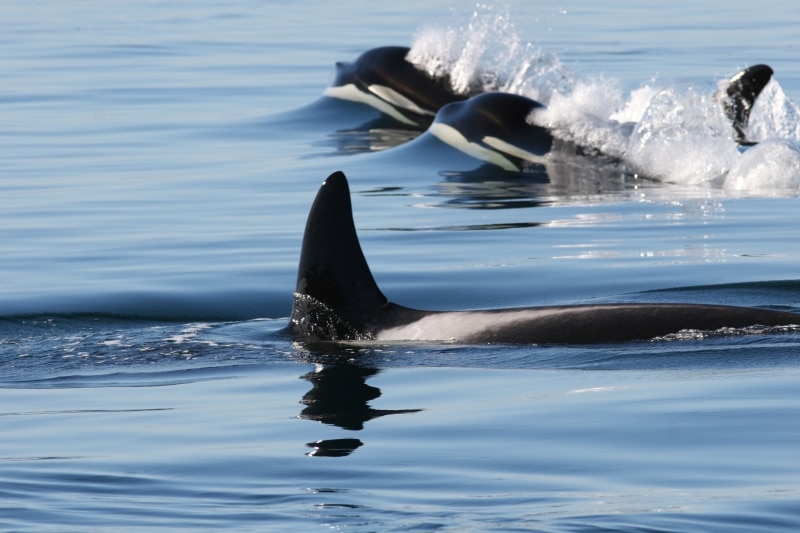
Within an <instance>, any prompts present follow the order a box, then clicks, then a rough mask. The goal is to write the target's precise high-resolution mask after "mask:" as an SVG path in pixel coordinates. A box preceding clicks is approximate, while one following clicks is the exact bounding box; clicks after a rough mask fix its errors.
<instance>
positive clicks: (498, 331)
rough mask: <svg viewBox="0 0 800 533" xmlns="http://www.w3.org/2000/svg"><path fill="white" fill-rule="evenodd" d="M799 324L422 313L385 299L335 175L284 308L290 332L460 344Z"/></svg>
mask: <svg viewBox="0 0 800 533" xmlns="http://www.w3.org/2000/svg"><path fill="white" fill-rule="evenodd" d="M796 324H800V315H798V314H795V313H789V312H782V311H773V310H766V309H756V308H748V307H734V306H720V305H704V304H680V303H674V304H673V303H656V304H643V303H642V304H640V303H635V304H632V303H619V304H600V305H574V306H553V307H530V308H511V309H492V310H478V311H423V310H419V309H411V308H409V307H404V306H401V305H398V304H394V303H391V302H389V300H388V299H387V298H386V296H384V295H383V293H382V292H381V290H380V289H379V288H378V286H377V284H376V283H375V279H374V278H373V276H372V273H371V271H370V269H369V266H368V264H367V261H366V259H365V257H364V253H363V252H362V250H361V245H360V244H359V241H358V235H357V234H356V229H355V224H354V221H353V214H352V206H351V201H350V189H349V186H348V183H347V178H346V177H345V175H344V174H343V173H342V172H339V171H337V172H334V173H333V174H331V175H330V176H329V177H328V178H327V179H326V180H325V182H324V183H323V184H322V186H321V187H320V189H319V192H318V193H317V196H316V199H315V200H314V203H313V205H312V207H311V211H310V213H309V216H308V220H307V223H306V228H305V235H304V237H303V245H302V250H301V254H300V263H299V267H298V273H297V286H296V289H295V293H294V304H293V307H292V315H291V319H290V322H289V325H288V326H287V328H288V330H289V333H290V334H291V335H293V336H294V337H295V338H296V339H299V340H302V341H309V342H317V341H322V342H324V341H367V340H377V341H423V342H455V343H461V344H486V343H490V344H491V343H497V344H590V343H618V342H626V341H634V340H647V339H653V338H657V337H661V336H664V335H668V334H670V333H677V332H679V331H682V330H687V329H693V330H717V329H720V328H723V327H731V328H742V327H747V326H753V325H763V326H777V325H796Z"/></svg>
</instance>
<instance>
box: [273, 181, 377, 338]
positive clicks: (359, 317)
mask: <svg viewBox="0 0 800 533" xmlns="http://www.w3.org/2000/svg"><path fill="white" fill-rule="evenodd" d="M387 303H388V302H387V300H386V297H385V296H384V295H383V293H382V292H381V291H380V289H379V288H378V285H377V284H376V283H375V279H374V278H373V277H372V273H371V272H370V269H369V265H367V260H366V259H365V258H364V253H363V252H362V251H361V245H360V244H359V242H358V235H357V234H356V228H355V224H354V222H353V212H352V205H351V202H350V188H349V186H348V184H347V178H346V177H345V175H344V174H343V173H342V172H334V173H333V174H331V175H330V176H329V177H328V179H326V180H325V182H324V183H323V184H322V186H321V187H320V189H319V192H318V193H317V196H316V198H315V199H314V203H313V205H312V206H311V211H310V212H309V215H308V220H307V222H306V229H305V235H304V236H303V246H302V250H301V252H300V265H299V267H298V271H297V287H296V289H295V296H294V305H293V307H292V318H291V322H290V326H289V327H290V328H291V329H292V330H293V332H294V333H296V334H298V335H301V336H305V337H313V338H315V339H317V340H355V339H363V338H369V337H370V336H371V331H370V329H371V328H370V325H369V324H370V322H371V320H372V318H373V317H374V316H376V315H377V314H378V312H379V310H380V309H381V308H383V307H384V306H385V305H386V304H387Z"/></svg>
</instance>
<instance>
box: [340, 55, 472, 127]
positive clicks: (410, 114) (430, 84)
mask: <svg viewBox="0 0 800 533" xmlns="http://www.w3.org/2000/svg"><path fill="white" fill-rule="evenodd" d="M408 52H409V48H408V47H405V46H383V47H380V48H373V49H372V50H368V51H366V52H364V53H363V54H361V56H359V57H358V59H356V60H355V61H354V62H352V63H345V62H339V63H336V75H335V77H334V80H333V82H332V83H331V84H330V86H329V87H328V88H327V89H325V92H324V94H325V95H326V96H330V97H333V98H339V99H341V100H350V101H355V102H362V103H365V104H367V105H369V106H372V107H374V108H375V109H377V110H379V111H380V112H382V113H384V114H386V115H389V116H390V117H392V118H394V119H395V120H397V121H399V122H401V123H403V124H407V125H414V126H419V127H420V128H421V129H425V128H426V127H427V126H428V125H429V124H430V123H431V121H432V120H433V118H434V116H436V112H437V111H439V109H440V108H441V107H442V106H444V105H445V104H448V103H450V102H457V101H459V100H464V99H466V98H468V97H469V96H470V95H469V94H458V93H456V92H455V91H453V90H452V89H451V88H450V83H449V80H448V79H447V78H436V77H432V76H430V75H428V74H427V73H426V72H424V71H422V70H420V69H419V68H417V67H416V66H415V65H413V64H412V63H410V62H409V61H408V60H406V56H407V55H408Z"/></svg>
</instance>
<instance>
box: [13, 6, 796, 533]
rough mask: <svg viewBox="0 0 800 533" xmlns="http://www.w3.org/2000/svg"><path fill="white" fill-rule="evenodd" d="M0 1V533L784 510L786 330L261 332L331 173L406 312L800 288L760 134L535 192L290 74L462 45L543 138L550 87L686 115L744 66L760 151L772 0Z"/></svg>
mask: <svg viewBox="0 0 800 533" xmlns="http://www.w3.org/2000/svg"><path fill="white" fill-rule="evenodd" d="M0 15H1V16H2V20H3V22H4V31H3V32H2V35H0V64H2V66H3V68H2V70H3V72H4V74H5V75H4V83H3V84H2V85H3V88H2V89H0V145H2V148H0V253H1V254H2V258H1V259H0V273H1V274H2V275H0V406H2V407H0V424H2V428H3V438H2V439H0V464H2V468H0V496H1V497H0V501H1V502H2V503H0V529H2V530H6V531H107V530H109V529H114V530H120V531H126V530H131V531H133V530H147V531H152V530H187V531H198V530H212V529H213V530H219V529H229V530H236V531H250V530H253V531H271V530H274V531H286V530H287V529H288V528H295V529H297V530H300V531H330V530H333V531H338V530H342V531H428V530H431V531H436V530H442V531H488V530H507V531H512V530H513V531H518V530H532V531H598V530H600V531H682V532H683V531H720V532H722V531H725V532H731V531H742V532H744V531H747V532H750V531H795V530H797V528H798V526H800V507H799V506H798V505H797V501H798V498H800V494H799V493H800V485H798V482H797V480H798V479H800V456H798V451H797V450H798V442H800V426H798V424H797V422H796V420H798V414H800V413H799V412H798V411H799V410H800V393H798V387H797V384H798V382H799V380H800V365H798V361H799V360H800V359H799V357H800V334H798V332H797V330H796V329H793V328H783V329H776V328H772V329H763V328H762V329H749V330H744V331H732V332H727V333H724V332H717V333H710V332H685V333H682V334H680V335H675V336H672V337H670V338H667V339H660V340H656V341H649V342H636V343H629V344H621V345H607V346H597V347H573V346H562V347H544V346H523V347H512V346H488V347H487V346H483V347H481V346H478V347H470V346H457V345H449V344H441V345H417V344H396V345H380V344H365V345H357V346H341V347H332V346H326V347H320V346H304V345H300V344H297V343H293V342H292V341H291V339H289V338H287V337H286V336H284V335H283V334H282V330H283V328H284V327H285V325H286V320H287V319H286V317H287V316H288V314H289V311H290V306H291V291H292V289H293V287H294V283H295V277H296V266H297V259H298V255H299V251H300V239H301V237H302V231H303V227H304V224H305V218H306V215H307V213H308V208H309V206H310V203H311V201H312V199H313V197H314V194H315V193H316V190H317V188H318V187H319V184H320V183H321V182H322V181H323V180H324V178H325V177H326V176H327V175H328V174H329V173H330V172H332V171H333V170H337V169H342V170H344V171H345V172H346V173H347V174H348V177H349V178H350V182H351V188H352V190H353V193H354V195H353V206H354V216H355V220H356V225H357V227H358V230H359V234H360V237H361V240H362V245H363V247H364V251H365V254H366V256H367V258H368V260H369V262H370V265H371V267H372V269H373V271H374V273H375V277H376V279H377V281H378V283H379V285H380V286H381V287H382V289H383V290H384V292H385V293H386V294H387V295H388V296H389V297H390V298H391V299H392V300H393V301H397V302H399V303H403V304H405V305H409V306H414V307H421V308H437V309H468V308H479V307H500V306H517V305H544V304H556V303H587V302H588V303H591V302H605V301H622V300H624V301H663V302H667V301H694V302H709V303H725V304H739V305H752V306H761V307H768V308H777V309H786V310H790V311H795V312H797V311H800V276H798V266H797V265H798V264H800V248H798V246H797V244H796V243H798V242H800V229H798V228H800V224H798V223H797V222H798V215H797V201H798V200H797V186H796V185H795V183H796V182H794V181H792V179H791V178H793V176H794V174H793V172H794V170H792V167H791V165H792V164H793V163H794V161H795V160H794V159H792V158H791V157H789V159H788V160H786V161H788V163H785V164H784V161H785V160H783V159H780V158H779V157H778V156H776V155H775V153H774V152H769V153H767V152H765V151H762V152H753V153H755V154H756V155H755V158H754V161H755V164H754V165H753V166H751V167H748V168H750V169H751V170H753V169H755V170H753V172H751V173H749V174H748V173H741V174H742V175H744V177H746V178H748V179H749V181H748V184H749V185H748V187H746V189H747V190H739V189H738V188H735V187H731V186H726V185H724V184H721V183H720V182H719V180H716V181H715V180H709V179H705V178H704V177H703V176H704V174H702V170H703V169H705V168H714V167H713V165H715V164H717V163H718V161H719V158H718V157H717V156H719V157H722V156H721V155H720V154H721V152H722V151H724V150H717V149H716V148H715V147H716V146H717V145H713V144H707V143H709V142H710V141H709V140H708V138H706V137H704V136H703V135H701V134H700V133H698V132H697V131H696V130H695V129H693V128H692V127H687V128H684V129H680V130H679V131H677V133H674V136H673V137H669V138H667V140H669V141H670V142H672V141H675V140H676V139H677V138H678V137H680V138H682V139H684V140H686V142H685V143H684V144H678V145H675V144H669V143H661V147H662V148H663V147H664V146H668V147H670V148H669V149H668V150H665V151H662V152H658V151H656V152H654V155H653V158H654V159H653V160H654V161H656V163H658V164H659V165H661V166H660V167H659V168H661V169H665V172H667V175H668V177H669V179H666V180H662V181H647V180H640V181H636V180H634V181H631V180H627V181H626V180H618V181H616V182H610V181H609V180H607V179H602V178H603V176H604V174H602V169H601V170H597V169H594V168H580V169H579V170H578V171H577V172H576V173H575V175H570V176H567V178H569V179H564V180H563V181H559V182H555V181H552V182H549V183H543V182H542V181H541V180H536V179H532V178H530V177H525V176H519V175H508V174H504V173H503V172H500V171H493V172H490V173H489V174H488V175H487V174H486V173H485V169H484V171H482V172H484V173H482V174H481V173H479V172H476V169H479V167H480V162H478V161H475V160H471V159H470V158H468V157H466V156H463V155H460V154H456V153H453V152H452V151H448V150H445V149H444V148H443V147H438V148H437V147H432V146H430V145H429V144H426V141H425V139H424V138H423V137H420V138H419V139H417V140H415V141H414V140H412V138H413V137H415V135H416V134H417V132H408V131H405V132H403V131H396V130H392V131H386V130H369V129H366V128H364V127H363V124H364V123H366V122H367V121H368V120H370V119H371V118H372V115H371V113H372V112H371V111H370V110H367V109H364V108H359V107H358V106H356V105H352V104H347V103H344V102H338V103H337V102H333V101H331V100H325V99H323V98H322V96H321V95H322V92H323V90H324V89H325V87H326V86H327V85H328V83H329V81H330V80H331V76H332V73H333V66H334V64H335V63H336V62H337V61H351V60H353V59H354V58H356V57H357V56H358V54H360V53H361V52H363V51H365V50H367V49H369V48H372V47H376V46H382V45H389V44H398V45H407V46H412V45H413V46H414V47H415V49H416V50H417V51H421V52H427V53H431V52H433V53H439V54H443V55H446V54H447V53H448V50H461V51H468V52H469V53H468V54H467V53H465V54H464V55H463V56H462V57H470V58H472V61H471V62H466V61H462V62H461V63H459V64H458V68H459V69H462V70H460V71H459V72H465V73H466V74H467V75H469V74H472V75H474V74H475V73H476V72H477V71H481V70H482V71H490V72H496V73H499V74H501V75H499V76H498V79H501V81H503V82H504V83H506V84H507V88H508V89H510V90H511V89H513V90H515V91H517V92H521V93H523V94H527V95H529V96H532V95H534V94H535V95H536V96H537V97H539V98H541V99H543V100H545V101H547V103H548V104H550V105H551V108H552V109H553V110H554V112H558V113H560V114H559V115H558V116H555V118H554V120H556V122H558V121H561V122H558V123H559V124H562V123H566V124H567V126H569V127H572V126H576V125H578V126H579V125H580V124H582V123H581V122H580V120H577V119H575V116H576V115H575V114H571V113H572V112H571V111H570V110H573V111H575V112H576V113H577V112H578V111H581V112H585V111H586V110H590V111H591V110H595V111H596V110H600V111H605V110H607V109H608V108H609V106H611V105H612V104H614V105H616V104H619V105H620V107H622V106H623V105H624V104H626V103H629V104H630V106H629V108H633V107H635V106H634V104H635V98H634V97H633V96H632V91H634V92H635V91H637V90H639V89H643V88H652V87H660V88H665V87H666V88H667V91H668V92H667V93H662V94H667V95H669V96H670V97H671V98H672V100H669V101H670V102H672V104H670V105H671V107H670V108H669V109H670V110H671V109H674V110H675V111H676V113H675V114H676V115H679V114H681V113H682V114H683V116H691V114H692V113H694V112H697V110H698V109H702V106H701V107H697V105H698V104H697V101H698V99H699V101H700V102H701V104H702V102H703V97H702V95H710V94H712V93H713V92H714V91H715V90H716V88H717V83H718V82H719V81H720V80H723V79H726V78H727V77H729V76H731V75H732V74H734V73H735V72H737V71H738V70H739V69H741V68H743V67H746V66H748V65H753V64H756V63H768V64H769V65H771V66H772V67H773V69H774V70H775V82H776V83H777V85H776V86H774V87H773V89H772V91H773V92H772V93H770V94H771V96H770V99H765V100H764V102H765V103H763V104H762V103H761V101H760V102H759V105H761V106H762V107H761V108H760V110H759V111H758V112H756V111H754V115H757V116H754V120H755V122H756V123H757V126H758V128H760V129H759V130H758V131H760V132H765V133H762V139H760V140H764V141H765V142H764V143H763V146H770V144H769V141H768V138H771V137H777V138H780V139H782V140H783V141H785V142H786V143H788V144H789V145H790V146H796V145H797V143H798V139H800V134H798V133H797V132H798V131H800V126H799V125H800V120H798V117H797V115H795V114H793V113H794V112H795V111H796V108H795V107H793V103H792V102H794V101H796V100H798V99H800V70H799V69H798V67H797V61H796V58H797V52H798V47H800V42H799V41H798V39H797V32H796V28H797V27H798V23H800V8H797V7H794V6H793V4H787V3H785V2H777V1H775V2H771V1H769V2H767V3H766V4H763V3H762V5H760V6H759V8H758V9H753V6H752V4H751V3H745V2H740V1H734V2H728V3H727V4H726V5H725V6H724V9H722V8H721V7H720V6H719V5H718V3H714V2H683V1H681V2H672V3H668V4H663V5H649V4H648V5H645V4H640V3H635V2H628V1H625V0H619V1H615V2H612V3H610V4H608V3H607V4H603V5H599V4H596V3H592V2H588V1H575V2H517V3H514V2H512V3H507V4H506V3H497V4H479V5H476V4H474V3H467V2H461V3H459V2H411V3H405V4H403V5H402V6H401V5H399V4H398V5H393V6H390V7H383V6H377V5H372V4H368V3H365V2H338V3H324V2H305V3H302V4H297V5H286V4H285V3H280V4H278V3H263V2H247V1H243V2H234V3H229V2H215V1H206V2H195V3H192V4H191V5H189V4H185V3H178V2H167V3H165V2H144V3H141V2H140V3H136V4H130V5H125V6H123V5H117V4H108V5H105V4H97V3H64V2H46V1H42V2H25V3H18V4H8V5H3V6H2V7H0ZM510 51H513V53H511V52H510ZM526 69H527V70H526ZM554 87H555V88H560V90H561V91H562V92H563V91H564V87H566V88H567V89H569V91H567V92H568V93H569V94H568V98H566V100H564V101H562V100H559V98H560V97H561V96H563V95H560V93H558V91H556V90H554ZM570 91H571V92H570ZM697 95H701V96H697ZM564 102H566V103H564ZM615 102H616V104H615ZM787 102H788V103H787ZM576 110H577V111H576ZM678 111H681V113H678ZM581 116H584V115H581ZM776 117H778V118H776ZM701 129H702V128H701ZM571 131H572V133H574V134H576V135H578V134H580V133H581V132H580V128H579V127H573V128H572V130H571ZM659 131H660V132H661V134H662V135H663V134H664V133H663V132H664V131H665V130H659ZM576 132H577V133H576ZM790 155H791V153H790ZM712 156H714V157H717V158H716V159H715V158H714V157H712ZM742 157H743V156H742ZM738 158H739V155H738V154H734V156H733V159H728V160H725V161H724V163H725V164H729V163H732V165H733V167H732V168H734V170H735V169H737V168H740V167H741V165H739V159H738ZM737 165H739V166H737ZM776 168H777V171H774V170H775V169H776ZM764 169H766V170H764ZM770 172H772V173H770ZM598 176H599V177H598ZM698 176H699V177H698ZM776 176H777V178H776ZM767 177H770V179H767ZM780 178H785V179H780ZM776 184H777V185H776Z"/></svg>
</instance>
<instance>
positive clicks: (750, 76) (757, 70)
mask: <svg viewBox="0 0 800 533" xmlns="http://www.w3.org/2000/svg"><path fill="white" fill-rule="evenodd" d="M771 79H772V69H771V68H770V67H769V66H767V65H755V66H752V67H749V68H746V69H744V70H743V71H741V72H739V73H738V74H736V75H735V76H734V77H732V78H731V79H730V81H729V82H728V86H727V87H726V89H725V95H724V96H723V98H722V108H723V109H724V110H725V115H727V117H728V118H729V119H730V121H731V124H733V130H734V131H735V132H736V141H737V142H738V143H741V144H751V143H749V142H748V140H747V135H746V133H745V130H746V129H747V122H748V121H749V120H750V110H751V109H753V104H755V102H756V98H758V95H759V94H761V91H763V90H764V87H766V86H767V83H769V80H771Z"/></svg>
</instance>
